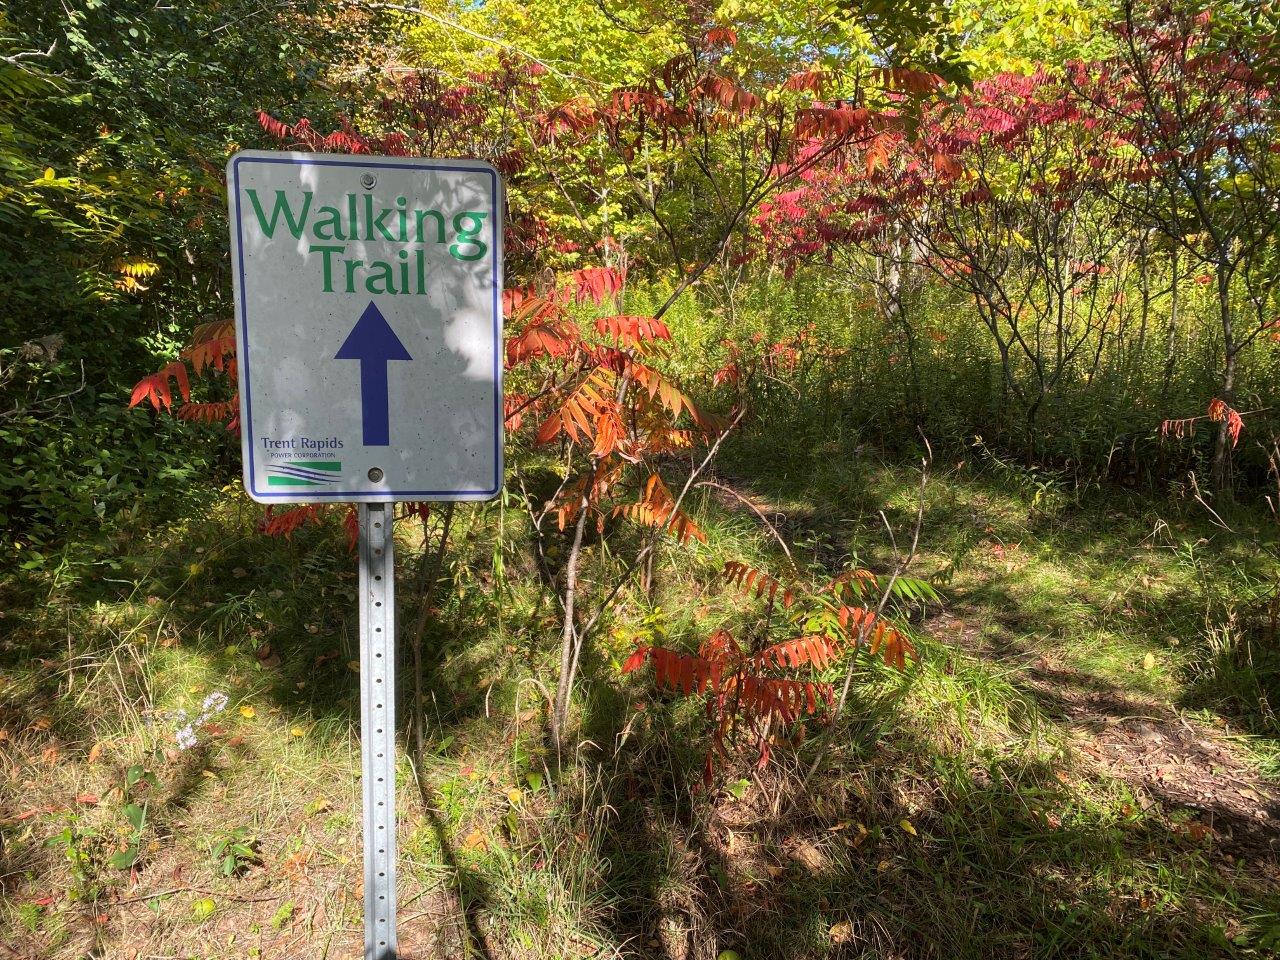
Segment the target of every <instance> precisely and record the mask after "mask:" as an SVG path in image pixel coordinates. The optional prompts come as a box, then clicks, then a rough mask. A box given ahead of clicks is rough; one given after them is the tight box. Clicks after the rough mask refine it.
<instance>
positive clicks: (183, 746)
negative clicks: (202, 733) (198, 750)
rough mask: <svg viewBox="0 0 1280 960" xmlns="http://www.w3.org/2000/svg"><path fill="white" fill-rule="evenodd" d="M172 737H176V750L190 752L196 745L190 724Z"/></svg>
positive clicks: (193, 731)
mask: <svg viewBox="0 0 1280 960" xmlns="http://www.w3.org/2000/svg"><path fill="white" fill-rule="evenodd" d="M174 736H175V737H177V740H178V749H180V750H190V749H191V748H192V747H194V746H195V745H196V732H195V730H194V729H192V727H191V724H187V725H186V726H185V727H183V728H182V729H181V730H179V731H178V732H177V733H176V734H174Z"/></svg>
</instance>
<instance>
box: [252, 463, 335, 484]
mask: <svg viewBox="0 0 1280 960" xmlns="http://www.w3.org/2000/svg"><path fill="white" fill-rule="evenodd" d="M341 473H342V461H341V460H285V461H283V462H281V463H272V464H268V466H267V486H268V487H323V486H325V485H326V484H330V483H337V482H338V481H339V480H340V479H341V477H340V474H341Z"/></svg>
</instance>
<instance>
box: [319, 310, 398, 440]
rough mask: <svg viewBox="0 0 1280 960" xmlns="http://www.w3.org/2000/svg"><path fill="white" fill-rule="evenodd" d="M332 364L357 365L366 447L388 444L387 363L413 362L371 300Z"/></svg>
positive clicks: (389, 406) (389, 407)
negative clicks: (342, 361) (355, 363)
mask: <svg viewBox="0 0 1280 960" xmlns="http://www.w3.org/2000/svg"><path fill="white" fill-rule="evenodd" d="M333 359H335V360H359V361H360V411H361V418H362V423H363V427H364V445H365V446H366V447H386V446H389V445H390V444H391V438H390V432H391V426H390V424H391V401H390V398H389V397H388V395H387V363H388V362H389V361H391V360H412V359H413V357H411V356H409V351H408V350H406V349H405V347H404V344H403V343H401V342H400V338H399V337H397V336H396V332H395V331H394V330H392V329H391V324H389V323H387V318H386V317H384V316H383V315H382V311H381V310H379V309H378V307H377V305H376V304H374V302H373V301H372V300H370V301H369V306H367V307H365V308H364V313H362V314H360V319H359V320H357V321H356V325H355V326H354V327H352V328H351V332H350V333H349V334H347V339H346V340H345V341H344V342H343V344H342V346H341V347H339V348H338V352H337V354H335V355H334V358H333Z"/></svg>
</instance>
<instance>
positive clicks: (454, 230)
mask: <svg viewBox="0 0 1280 960" xmlns="http://www.w3.org/2000/svg"><path fill="white" fill-rule="evenodd" d="M227 182H228V187H229V189H228V192H229V194H230V207H231V247H232V253H233V259H234V278H235V289H236V312H237V323H236V348H237V351H238V353H237V356H238V357H239V361H240V367H239V370H240V381H241V382H240V408H241V410H240V434H241V437H242V440H241V446H242V449H243V452H244V485H245V489H246V490H248V492H249V496H251V497H253V498H254V499H255V500H260V501H262V502H264V503H282V502H283V503H303V502H318V501H324V500H338V501H343V500H345V501H358V502H363V503H375V502H389V501H395V500H483V499H488V498H490V497H493V496H495V495H496V494H497V492H498V490H499V489H500V488H501V486H502V351H501V335H502V225H501V198H502V190H501V184H500V181H499V179H498V175H497V173H496V171H494V169H493V168H492V167H490V166H488V165H487V164H482V163H475V162H468V161H463V160H447V161H444V160H416V159H408V158H396V157H339V156H333V155H328V154H301V153H264V152H247V153H240V154H237V155H236V156H235V157H233V158H232V159H231V162H230V163H229V164H228V166H227Z"/></svg>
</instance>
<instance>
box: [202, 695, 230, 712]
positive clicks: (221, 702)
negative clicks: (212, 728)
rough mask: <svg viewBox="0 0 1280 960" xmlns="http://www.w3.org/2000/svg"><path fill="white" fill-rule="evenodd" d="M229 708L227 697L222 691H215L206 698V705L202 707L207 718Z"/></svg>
mask: <svg viewBox="0 0 1280 960" xmlns="http://www.w3.org/2000/svg"><path fill="white" fill-rule="evenodd" d="M226 708H227V695H226V694H225V693H223V692H222V691H221V690H215V691H214V692H213V693H211V694H209V695H208V696H207V697H205V698H204V703H203V704H201V705H200V709H201V712H202V713H204V715H205V716H206V717H208V716H211V715H212V714H215V713H221V712H222V711H223V710H225V709H226Z"/></svg>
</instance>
